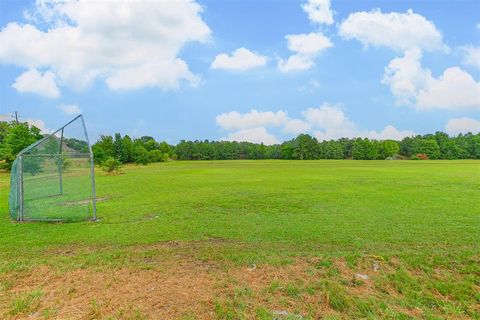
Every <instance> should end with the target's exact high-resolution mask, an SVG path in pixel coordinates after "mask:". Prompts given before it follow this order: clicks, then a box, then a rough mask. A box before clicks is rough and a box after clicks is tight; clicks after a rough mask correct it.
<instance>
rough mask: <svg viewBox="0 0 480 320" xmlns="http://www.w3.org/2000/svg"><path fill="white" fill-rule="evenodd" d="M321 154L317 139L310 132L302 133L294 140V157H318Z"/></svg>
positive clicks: (304, 158) (309, 158)
mask: <svg viewBox="0 0 480 320" xmlns="http://www.w3.org/2000/svg"><path fill="white" fill-rule="evenodd" d="M318 154H319V150H318V142H317V139H315V138H313V137H312V136H310V135H309V134H300V135H298V137H296V138H295V140H294V149H293V155H292V156H293V158H294V159H299V160H312V159H317V158H318Z"/></svg>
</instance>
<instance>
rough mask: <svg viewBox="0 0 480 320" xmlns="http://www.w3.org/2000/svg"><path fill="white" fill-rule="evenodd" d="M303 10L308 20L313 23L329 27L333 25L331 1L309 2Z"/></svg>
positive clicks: (312, 0)
mask: <svg viewBox="0 0 480 320" xmlns="http://www.w3.org/2000/svg"><path fill="white" fill-rule="evenodd" d="M302 9H303V10H304V11H305V12H306V13H307V14H308V19H309V20H310V21H311V22H312V23H317V24H327V25H330V24H332V23H333V12H332V9H331V7H330V0H308V1H307V2H306V3H304V4H302Z"/></svg>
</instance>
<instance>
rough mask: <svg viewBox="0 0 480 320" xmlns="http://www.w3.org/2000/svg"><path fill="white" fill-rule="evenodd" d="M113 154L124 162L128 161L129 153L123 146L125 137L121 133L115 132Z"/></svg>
mask: <svg viewBox="0 0 480 320" xmlns="http://www.w3.org/2000/svg"><path fill="white" fill-rule="evenodd" d="M113 154H114V158H115V159H117V160H118V161H120V162H122V163H126V162H127V161H126V159H127V154H126V150H125V148H124V146H123V138H122V135H121V134H120V133H115V136H114V138H113Z"/></svg>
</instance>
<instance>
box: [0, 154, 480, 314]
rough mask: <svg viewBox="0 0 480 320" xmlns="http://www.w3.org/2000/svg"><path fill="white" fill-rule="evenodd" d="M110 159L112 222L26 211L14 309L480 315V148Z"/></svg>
mask: <svg viewBox="0 0 480 320" xmlns="http://www.w3.org/2000/svg"><path fill="white" fill-rule="evenodd" d="M123 172H124V173H123V174H120V175H115V176H112V175H107V174H105V173H104V172H101V170H99V169H98V168H97V172H96V173H97V176H96V180H97V196H98V198H99V202H98V217H99V219H100V220H99V221H97V222H76V223H56V224H54V223H15V222H12V221H11V220H10V218H9V214H8V188H9V174H7V173H0V213H1V217H0V218H1V220H0V318H16V319H23V318H29V317H34V318H38V319H44V318H45V319H274V318H278V319H323V318H325V319H358V318H367V319H422V318H423V319H445V318H449V319H472V318H473V319H480V315H479V314H480V161H473V160H472V161H463V160H462V161H461V160H458V161H349V160H339V161H326V160H320V161H284V160H268V161H205V162H203V161H197V162H193V161H185V162H182V161H177V162H167V163H158V164H151V165H148V166H135V165H129V166H125V167H124V168H123Z"/></svg>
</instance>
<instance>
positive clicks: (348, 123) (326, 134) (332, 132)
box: [302, 103, 415, 141]
mask: <svg viewBox="0 0 480 320" xmlns="http://www.w3.org/2000/svg"><path fill="white" fill-rule="evenodd" d="M302 115H303V116H304V118H305V120H306V121H307V122H309V123H310V124H311V126H312V127H313V128H316V130H314V136H315V137H316V138H317V139H318V140H320V141H321V140H330V139H339V138H343V137H347V138H353V137H364V138H370V139H378V140H385V139H395V140H401V139H403V138H404V137H407V136H412V135H414V134H415V133H414V132H413V131H410V130H405V131H400V130H398V129H396V128H395V127H393V126H391V125H388V126H387V127H385V128H384V129H383V130H381V131H375V130H362V129H360V128H358V126H357V125H356V124H355V123H354V122H353V121H352V120H350V119H349V118H348V116H347V115H346V114H345V112H344V110H343V108H342V107H341V106H339V105H330V104H326V103H325V104H323V105H321V106H320V107H318V108H309V109H307V110H305V111H304V112H303V113H302Z"/></svg>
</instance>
